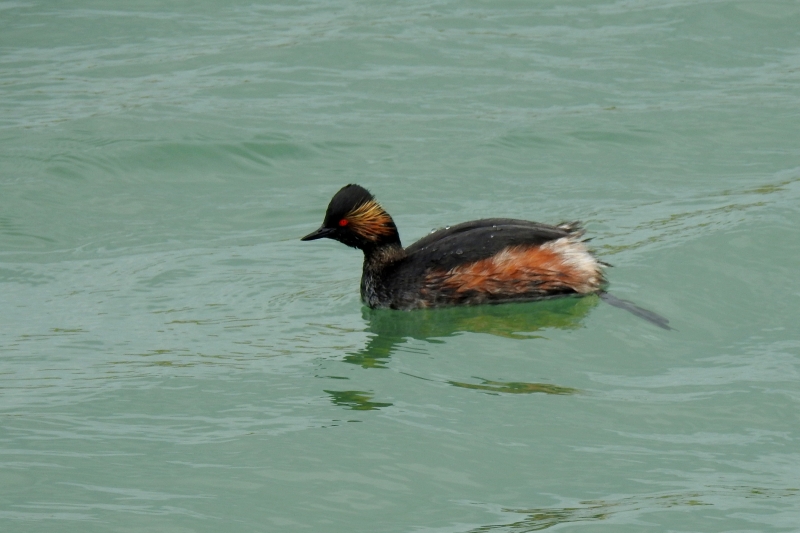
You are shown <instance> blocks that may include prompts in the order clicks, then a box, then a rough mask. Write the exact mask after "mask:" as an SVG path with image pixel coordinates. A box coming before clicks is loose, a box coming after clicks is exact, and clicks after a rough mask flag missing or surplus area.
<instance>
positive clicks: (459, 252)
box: [456, 248, 464, 255]
mask: <svg viewBox="0 0 800 533" xmlns="http://www.w3.org/2000/svg"><path fill="white" fill-rule="evenodd" d="M463 253H464V251H463V250H462V249H461V248H459V249H458V250H456V255H461V254H463Z"/></svg>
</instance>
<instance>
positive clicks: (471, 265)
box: [301, 184, 644, 311]
mask: <svg viewBox="0 0 800 533" xmlns="http://www.w3.org/2000/svg"><path fill="white" fill-rule="evenodd" d="M583 234H584V231H583V229H582V228H581V225H580V223H579V222H570V223H564V224H559V225H558V226H550V225H547V224H540V223H538V222H529V221H526V220H515V219H510V218H487V219H482V220H473V221H471V222H464V223H462V224H457V225H455V226H448V227H446V228H444V229H438V230H436V231H434V232H432V233H431V234H429V235H427V236H426V237H423V238H422V239H420V240H419V241H417V242H415V243H414V244H412V245H411V246H409V247H408V248H403V246H402V245H401V244H400V235H399V234H398V232H397V227H396V226H395V224H394V221H393V220H392V217H391V216H389V214H388V213H387V212H386V211H385V210H384V209H383V208H382V207H381V206H380V204H378V202H377V201H375V197H374V196H373V195H372V194H371V193H370V192H369V191H368V190H366V189H365V188H363V187H361V186H360V185H354V184H351V185H347V186H345V187H343V188H342V189H341V190H339V192H337V193H336V194H335V195H334V197H333V199H331V202H330V204H329V205H328V210H327V212H326V213H325V220H324V221H323V223H322V226H321V227H320V228H319V229H318V230H316V231H314V232H313V233H310V234H308V235H306V236H305V237H303V238H302V239H301V240H303V241H311V240H314V239H321V238H323V237H324V238H328V239H334V240H337V241H339V242H341V243H344V244H346V245H347V246H352V247H353V248H359V249H360V250H362V251H363V252H364V269H363V273H362V276H361V298H362V300H363V301H364V303H365V304H367V305H368V306H369V307H372V308H377V309H381V308H390V309H403V310H409V309H419V308H433V307H445V306H452V305H477V304H497V303H506V302H524V301H531V300H541V299H545V298H552V297H557V296H568V295H578V296H580V295H588V294H600V295H604V294H605V293H604V292H603V289H604V287H605V285H606V280H605V277H604V275H603V267H604V266H606V265H605V264H604V263H602V262H600V261H598V260H597V259H596V258H595V257H594V255H593V254H592V253H591V252H590V251H589V250H588V249H587V247H586V245H585V244H584V242H583V241H582V239H581V238H582V237H583ZM618 301H620V302H624V300H618ZM610 303H613V302H610ZM643 311H644V310H643Z"/></svg>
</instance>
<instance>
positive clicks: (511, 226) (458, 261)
mask: <svg viewBox="0 0 800 533" xmlns="http://www.w3.org/2000/svg"><path fill="white" fill-rule="evenodd" d="M578 231H580V227H579V226H578V225H577V224H575V223H573V224H564V225H562V226H550V225H548V224H540V223H538V222H529V221H527V220H515V219H511V218H486V219H482V220H473V221H471V222H464V223H462V224H457V225H455V226H451V227H449V228H444V229H439V230H436V231H434V232H433V233H431V234H430V235H427V236H425V237H423V238H422V239H420V240H418V241H417V242H415V243H414V244H412V245H411V246H409V247H408V248H406V253H407V254H408V257H407V259H408V260H409V262H411V263H413V264H416V265H420V266H424V267H425V269H426V270H427V269H429V268H436V269H444V270H449V269H451V268H453V267H455V266H458V265H463V264H464V263H472V262H474V261H480V260H481V259H486V258H487V257H491V256H493V255H495V254H496V253H498V252H500V251H501V250H503V249H504V248H507V247H509V246H520V245H522V246H538V245H541V244H544V243H546V242H549V241H552V240H555V239H560V238H562V237H566V236H568V235H572V234H575V233H576V232H578Z"/></svg>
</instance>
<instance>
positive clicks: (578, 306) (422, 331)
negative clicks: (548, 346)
mask: <svg viewBox="0 0 800 533" xmlns="http://www.w3.org/2000/svg"><path fill="white" fill-rule="evenodd" d="M599 301H600V299H599V298H598V297H597V296H594V295H592V296H584V297H582V298H555V299H552V300H544V301H539V302H531V303H518V304H507V305H497V306H488V305H482V306H476V307H451V308H445V309H431V310H418V311H410V312H401V311H387V310H380V309H367V308H364V311H363V316H364V320H365V321H366V322H367V323H368V328H367V331H368V332H369V333H371V334H372V336H371V337H370V339H369V341H368V342H367V345H366V346H365V347H364V348H362V349H361V350H359V351H357V352H354V353H350V354H347V355H346V356H345V358H344V360H345V362H347V363H351V364H354V365H360V366H362V367H364V368H385V366H386V363H387V362H388V361H389V358H390V357H391V356H392V354H393V353H395V352H396V351H397V349H398V347H399V346H400V345H402V344H403V343H405V342H406V340H408V339H418V340H424V341H427V342H431V343H440V342H444V341H443V340H442V339H443V338H446V337H453V336H455V335H458V334H460V333H464V332H470V333H488V334H490V335H497V336H499V337H507V338H511V339H532V338H539V337H541V335H537V333H538V332H541V331H542V330H546V329H577V328H579V327H581V321H582V320H583V319H584V318H585V317H586V315H588V313H589V311H590V310H591V309H593V308H594V307H595V306H596V305H597V304H598V302H599Z"/></svg>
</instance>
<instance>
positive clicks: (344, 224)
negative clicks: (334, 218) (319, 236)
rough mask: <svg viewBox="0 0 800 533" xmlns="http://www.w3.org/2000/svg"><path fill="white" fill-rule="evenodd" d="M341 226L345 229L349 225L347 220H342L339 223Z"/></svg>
mask: <svg viewBox="0 0 800 533" xmlns="http://www.w3.org/2000/svg"><path fill="white" fill-rule="evenodd" d="M339 225H340V226H341V227H345V226H346V225H347V219H346V218H343V219H342V220H340V221H339Z"/></svg>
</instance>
